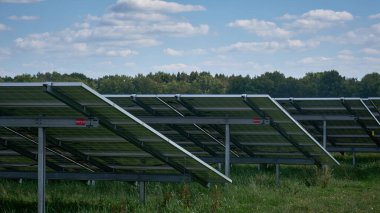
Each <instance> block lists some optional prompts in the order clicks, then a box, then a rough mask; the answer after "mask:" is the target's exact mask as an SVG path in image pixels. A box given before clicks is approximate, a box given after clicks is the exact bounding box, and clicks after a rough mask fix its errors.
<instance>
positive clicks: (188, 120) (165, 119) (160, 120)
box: [139, 116, 269, 125]
mask: <svg viewBox="0 0 380 213" xmlns="http://www.w3.org/2000/svg"><path fill="white" fill-rule="evenodd" d="M139 118H140V119H141V120H142V121H144V122H145V123H148V124H216V125H226V124H243V125H269V121H268V120H261V121H260V120H259V122H258V121H257V120H255V119H253V118H225V117H199V116H187V117H173V116H160V117H151V116H144V117H139Z"/></svg>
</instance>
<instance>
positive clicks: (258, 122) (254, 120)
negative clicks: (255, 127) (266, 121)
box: [252, 118, 263, 124]
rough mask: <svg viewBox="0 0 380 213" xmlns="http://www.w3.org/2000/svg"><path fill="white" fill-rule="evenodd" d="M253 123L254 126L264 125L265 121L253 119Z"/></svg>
mask: <svg viewBox="0 0 380 213" xmlns="http://www.w3.org/2000/svg"><path fill="white" fill-rule="evenodd" d="M252 122H253V124H262V123H263V120H262V119H261V118H253V119H252Z"/></svg>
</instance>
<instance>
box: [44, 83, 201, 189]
mask: <svg viewBox="0 0 380 213" xmlns="http://www.w3.org/2000/svg"><path fill="white" fill-rule="evenodd" d="M45 86H46V92H47V93H48V94H50V95H51V96H53V97H55V98H56V99H58V100H60V101H62V102H63V103H65V104H67V105H68V106H70V107H72V108H73V109H75V110H76V111H78V112H79V113H82V114H83V115H85V116H87V117H94V116H93V115H94V114H95V113H93V112H91V110H89V109H88V108H86V107H85V106H82V105H81V104H80V103H78V102H76V101H74V100H72V99H70V98H69V97H67V96H66V95H64V94H61V93H60V92H58V91H57V90H55V89H54V88H53V86H51V85H45ZM98 118H99V124H100V125H102V126H103V127H105V128H106V129H108V130H110V131H111V132H113V133H114V134H116V135H118V136H120V137H121V138H124V139H125V140H126V141H128V142H130V143H132V144H133V145H135V146H137V147H138V148H140V149H142V150H144V151H145V152H147V153H149V154H151V155H152V156H154V157H155V158H157V159H159V160H161V161H162V162H164V163H166V164H168V165H169V166H171V167H172V168H174V169H175V170H177V171H179V172H181V173H184V174H191V175H192V178H193V179H194V180H196V181H198V182H199V183H200V184H202V185H203V186H206V187H207V186H208V182H207V180H204V179H203V178H201V177H199V176H198V175H196V174H194V173H192V172H191V171H190V170H188V169H187V168H186V167H184V166H182V165H181V164H179V163H177V162H175V161H172V160H171V159H170V158H169V157H167V156H164V155H163V154H162V153H160V152H158V151H157V150H155V149H154V148H152V147H150V146H148V145H146V144H144V142H142V141H140V140H138V139H137V138H135V137H134V136H133V134H132V133H130V132H129V131H127V130H126V129H124V128H122V127H119V126H118V125H115V124H112V123H111V122H109V121H108V120H107V118H103V117H99V116H98Z"/></svg>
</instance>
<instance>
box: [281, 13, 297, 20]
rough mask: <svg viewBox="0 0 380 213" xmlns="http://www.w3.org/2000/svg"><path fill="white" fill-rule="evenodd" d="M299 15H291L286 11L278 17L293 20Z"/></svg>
mask: <svg viewBox="0 0 380 213" xmlns="http://www.w3.org/2000/svg"><path fill="white" fill-rule="evenodd" d="M297 17H298V16H297V15H291V14H289V13H285V14H284V15H282V16H280V17H278V18H277V19H279V20H293V19H296V18H297Z"/></svg>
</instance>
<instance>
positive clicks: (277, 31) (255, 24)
mask: <svg viewBox="0 0 380 213" xmlns="http://www.w3.org/2000/svg"><path fill="white" fill-rule="evenodd" d="M228 26H229V27H238V28H242V29H245V30H247V31H249V32H251V33H254V34H256V35H258V36H260V37H288V36H289V35H290V34H291V32H289V31H287V30H285V29H282V28H280V27H278V26H277V25H276V24H275V23H274V22H270V21H263V20H257V19H250V20H247V19H242V20H236V21H234V22H231V23H228Z"/></svg>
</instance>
